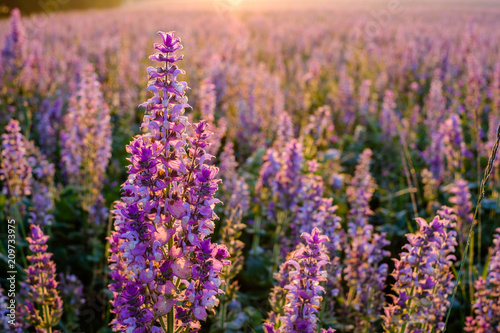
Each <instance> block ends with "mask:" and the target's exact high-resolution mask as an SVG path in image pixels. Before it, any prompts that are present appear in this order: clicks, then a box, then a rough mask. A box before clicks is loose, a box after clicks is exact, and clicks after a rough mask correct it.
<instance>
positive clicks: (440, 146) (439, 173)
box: [423, 130, 445, 183]
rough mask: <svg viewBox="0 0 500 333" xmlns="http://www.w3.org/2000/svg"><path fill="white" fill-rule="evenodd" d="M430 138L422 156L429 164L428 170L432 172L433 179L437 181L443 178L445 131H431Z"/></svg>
mask: <svg viewBox="0 0 500 333" xmlns="http://www.w3.org/2000/svg"><path fill="white" fill-rule="evenodd" d="M430 139H431V144H430V146H429V147H427V149H426V150H425V151H424V153H423V157H424V160H425V161H426V162H427V165H428V166H429V171H430V172H431V173H432V175H433V177H434V179H435V180H436V181H437V182H438V183H439V182H441V181H442V180H443V177H444V172H445V163H444V157H445V154H444V150H445V146H444V141H445V133H444V132H443V131H440V130H439V131H435V132H432V133H431V138H430Z"/></svg>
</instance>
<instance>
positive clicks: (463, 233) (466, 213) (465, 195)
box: [448, 179, 474, 247]
mask: <svg viewBox="0 0 500 333" xmlns="http://www.w3.org/2000/svg"><path fill="white" fill-rule="evenodd" d="M448 192H449V193H450V194H452V195H453V196H452V197H451V198H450V203H452V204H453V211H454V213H455V214H456V216H457V227H456V229H457V232H458V233H459V235H460V236H459V240H460V244H461V246H462V247H463V245H464V244H465V242H466V240H467V234H468V230H469V228H470V226H471V225H472V221H473V219H474V217H473V215H472V209H473V206H472V202H471V194H470V190H469V186H468V184H467V182H466V181H465V180H463V179H459V180H457V181H455V182H454V183H453V186H452V187H450V188H449V190H448Z"/></svg>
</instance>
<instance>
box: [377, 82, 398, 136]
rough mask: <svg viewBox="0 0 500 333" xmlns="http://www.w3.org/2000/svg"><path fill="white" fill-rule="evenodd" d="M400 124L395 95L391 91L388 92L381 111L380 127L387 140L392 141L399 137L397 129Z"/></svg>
mask: <svg viewBox="0 0 500 333" xmlns="http://www.w3.org/2000/svg"><path fill="white" fill-rule="evenodd" d="M398 123H399V119H398V116H397V114H396V101H395V99H394V93H393V92H392V91H391V90H386V91H385V94H384V102H383V103H382V109H381V110H380V127H381V128H382V133H383V135H384V137H385V138H387V139H392V138H394V137H396V136H397V135H398V128H397V127H396V126H397V124H398Z"/></svg>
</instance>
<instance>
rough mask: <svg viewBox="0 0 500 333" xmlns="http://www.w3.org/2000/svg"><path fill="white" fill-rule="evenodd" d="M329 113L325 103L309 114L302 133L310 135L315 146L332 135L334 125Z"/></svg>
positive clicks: (324, 142) (323, 142) (329, 110)
mask: <svg viewBox="0 0 500 333" xmlns="http://www.w3.org/2000/svg"><path fill="white" fill-rule="evenodd" d="M331 113H332V111H331V109H330V107H329V106H327V105H325V106H322V107H320V108H318V109H317V110H316V111H315V112H314V114H312V115H311V116H309V121H308V123H307V125H306V127H305V128H304V131H303V134H304V135H310V136H311V137H312V138H313V139H314V143H315V144H316V146H319V145H322V144H326V143H328V142H329V141H330V139H331V138H332V136H333V131H334V126H333V121H332V116H331Z"/></svg>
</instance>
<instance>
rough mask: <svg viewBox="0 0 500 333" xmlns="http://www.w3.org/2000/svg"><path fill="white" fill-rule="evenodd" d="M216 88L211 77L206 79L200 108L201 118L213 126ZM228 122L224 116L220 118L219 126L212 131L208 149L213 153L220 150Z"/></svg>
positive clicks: (201, 93)
mask: <svg viewBox="0 0 500 333" xmlns="http://www.w3.org/2000/svg"><path fill="white" fill-rule="evenodd" d="M216 100H217V96H216V90H215V85H214V84H212V82H211V81H210V79H205V80H204V81H203V83H202V85H201V88H200V109H201V119H203V120H205V121H206V122H207V123H208V124H210V125H211V126H213V125H215V106H216ZM226 127H227V123H226V120H225V119H224V118H220V119H219V121H218V123H217V127H215V128H214V129H213V130H212V132H213V134H212V135H211V136H210V138H208V143H209V144H210V145H209V146H208V147H207V148H206V150H207V152H208V153H209V154H211V155H216V154H217V152H218V151H219V147H220V144H221V140H222V138H223V137H224V135H225V134H226Z"/></svg>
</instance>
